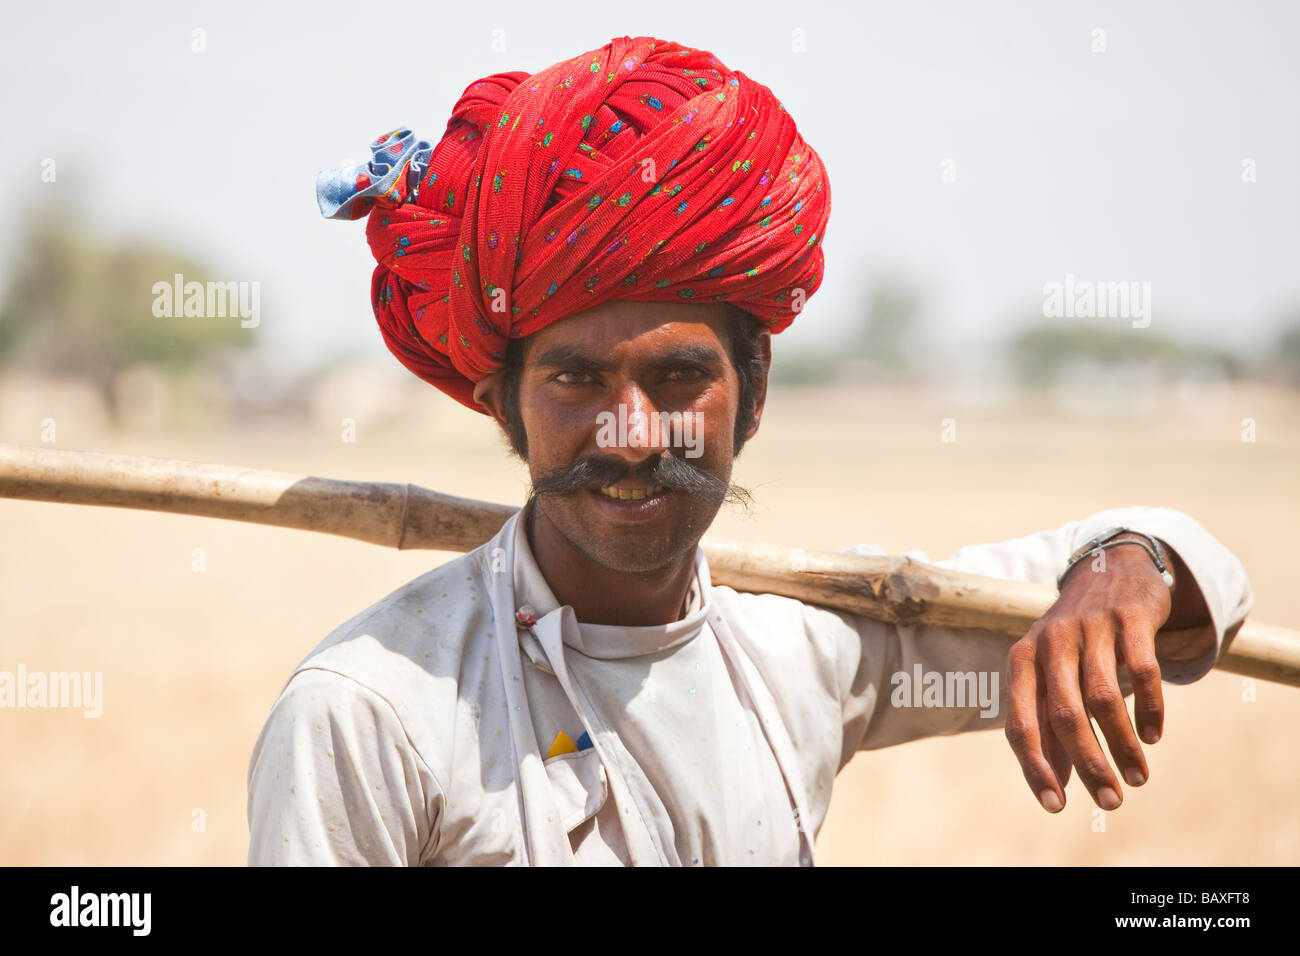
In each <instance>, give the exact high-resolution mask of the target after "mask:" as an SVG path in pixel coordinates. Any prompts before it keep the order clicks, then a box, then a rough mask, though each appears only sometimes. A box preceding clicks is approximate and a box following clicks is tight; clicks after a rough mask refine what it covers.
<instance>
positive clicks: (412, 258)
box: [248, 37, 1252, 865]
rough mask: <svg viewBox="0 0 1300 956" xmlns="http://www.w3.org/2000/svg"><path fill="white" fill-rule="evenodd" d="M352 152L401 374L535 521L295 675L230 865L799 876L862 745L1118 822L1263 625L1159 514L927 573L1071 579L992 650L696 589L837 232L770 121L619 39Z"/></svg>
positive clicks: (263, 751) (339, 634) (337, 176)
mask: <svg viewBox="0 0 1300 956" xmlns="http://www.w3.org/2000/svg"><path fill="white" fill-rule="evenodd" d="M372 148H373V150H374V152H375V158H374V159H373V160H372V161H371V162H370V163H369V164H368V166H367V167H366V168H365V169H363V170H347V171H339V172H335V173H324V174H322V176H321V180H320V182H319V184H318V186H319V195H320V198H321V205H322V210H323V211H324V212H325V214H326V215H327V216H331V217H334V218H345V219H348V218H358V217H360V216H361V215H364V214H367V213H368V214H369V219H368V224H367V235H368V237H369V239H370V243H371V248H372V251H373V252H374V253H375V256H376V259H377V260H378V262H379V266H378V268H377V269H376V272H375V278H374V283H373V286H372V293H373V300H374V305H375V313H376V317H377V319H378V321H379V324H380V328H381V330H382V331H383V334H384V337H385V340H386V342H387V343H388V345H389V347H390V349H391V350H392V351H393V353H394V355H396V356H397V357H398V358H399V360H401V361H402V362H403V363H404V364H405V365H407V367H408V368H410V369H411V370H412V371H414V372H416V374H419V375H420V376H421V377H422V378H424V379H426V380H427V381H429V382H430V383H432V384H434V385H436V386H437V387H439V388H441V389H443V390H444V391H446V392H447V393H448V394H450V395H452V396H453V397H455V398H456V399H457V400H459V401H461V402H462V403H464V404H466V405H468V406H470V407H472V408H475V409H477V410H480V411H484V412H486V413H487V414H490V415H491V416H492V417H493V418H494V419H495V420H496V421H497V422H498V424H499V425H500V427H501V428H502V429H503V431H504V432H505V434H506V436H507V437H508V438H509V440H510V443H511V445H512V447H513V448H514V450H515V452H516V453H517V454H519V455H520V456H521V457H522V458H524V459H525V460H526V461H527V463H528V467H529V471H530V475H531V479H532V484H533V494H532V496H531V497H530V499H529V502H528V504H527V505H526V507H525V508H524V509H523V510H522V511H521V512H520V513H519V514H518V515H516V516H515V517H514V518H512V519H511V520H510V521H508V522H507V523H506V524H505V526H504V527H503V528H502V530H501V532H500V533H499V534H498V535H497V536H496V537H495V538H494V539H493V540H492V541H490V542H488V543H487V544H485V545H484V546H482V547H480V548H478V549H477V550H475V551H473V552H471V553H469V554H467V555H465V556H463V557H461V558H459V559H457V560H454V561H452V562H450V563H448V564H445V565H443V566H442V567H439V568H436V569H434V570H432V571H430V572H428V573H427V574H425V575H423V576H422V577H420V578H417V579H416V580H415V581H412V582H411V583H409V584H407V585H406V586H405V587H403V588H400V589H399V590H397V591H395V592H393V593H392V594H390V595H389V596H388V597H386V598H384V599H383V600H382V601H380V602H379V603H377V604H376V605H374V606H373V607H371V608H368V609H367V610H365V611H363V612H362V613H361V614H359V615H358V616H356V617H354V618H353V619H352V620H350V621H348V622H346V623H345V624H343V625H342V626H341V627H339V628H338V629H336V630H335V631H334V632H333V633H332V634H331V635H329V636H328V637H327V638H326V639H325V641H324V642H322V644H321V645H320V646H319V647H318V648H316V650H314V651H313V652H312V653H311V654H310V655H309V656H308V657H307V658H306V659H305V660H304V661H303V662H302V663H301V664H300V665H299V667H298V668H297V669H296V670H295V672H294V674H293V675H292V676H291V678H290V680H289V681H288V683H287V684H286V685H285V688H284V690H283V692H282V694H281V695H280V697H279V699H278V700H277V701H276V703H275V705H274V707H273V708H272V711H271V715H270V717H269V718H268V720H267V723H266V726H265V727H264V729H263V731H262V734H261V736H260V737H259V739H258V741H257V745H256V747H255V750H254V753H253V757H252V761H251V763H250V766H249V804H248V813H249V826H250V830H251V843H250V849H249V862H250V863H255V864H303V863H305V864H332V863H346V864H388V865H466V864H532V865H560V864H573V863H578V864H593V865H596V864H615V865H617V864H632V865H709V864H782V865H811V864H812V863H813V860H814V846H813V842H814V837H815V834H816V832H817V830H818V828H819V827H820V826H821V823H822V821H823V819H824V817H825V813H826V809H827V805H828V803H829V800H830V795H831V788H832V785H833V782H834V779H835V776H836V774H837V773H838V771H839V770H840V769H841V768H842V767H843V766H844V765H845V764H846V763H847V762H848V761H849V759H850V758H852V756H853V755H854V754H855V753H856V752H857V751H859V750H864V749H871V748H877V747H884V746H888V745H891V744H895V743H901V742H904V741H908V740H914V739H917V738H919V737H923V736H927V735H931V734H947V733H956V732H962V731H968V730H977V729H982V728H993V727H1004V728H1005V730H1006V735H1007V738H1008V740H1009V742H1010V744H1011V746H1012V748H1013V750H1014V751H1015V754H1016V756H1017V758H1018V759H1019V761H1020V764H1021V767H1022V769H1023V772H1024V775H1025V779H1026V781H1027V782H1028V784H1029V787H1030V789H1031V792H1032V793H1033V794H1034V796H1035V798H1036V799H1037V800H1038V801H1039V802H1040V804H1041V805H1042V806H1043V807H1044V808H1045V809H1046V810H1048V811H1050V812H1057V811H1059V810H1060V809H1061V807H1062V806H1063V805H1064V800H1065V789H1064V788H1065V784H1066V782H1067V780H1068V779H1069V776H1070V774H1071V772H1072V769H1073V768H1077V769H1078V771H1079V773H1080V776H1081V778H1082V780H1083V782H1084V784H1085V786H1086V787H1087V789H1088V791H1089V793H1090V795H1091V796H1092V798H1093V800H1094V801H1095V802H1096V803H1097V804H1098V805H1099V806H1101V807H1103V808H1105V809H1107V810H1112V809H1114V808H1116V807H1117V806H1119V804H1120V803H1121V801H1122V793H1123V785H1124V784H1125V783H1126V784H1128V785H1129V786H1141V785H1142V784H1143V783H1144V782H1145V781H1146V779H1147V777H1148V776H1149V772H1148V768H1147V764H1146V761H1145V758H1144V755H1143V751H1142V746H1141V742H1140V740H1141V741H1145V742H1146V743H1148V744H1151V743H1155V742H1156V741H1157V740H1159V738H1160V735H1161V733H1162V730H1163V704H1162V697H1161V681H1162V679H1163V680H1165V681H1169V682H1173V683H1186V682H1189V681H1192V680H1195V679H1197V678H1199V677H1200V676H1202V675H1203V674H1204V673H1206V672H1207V671H1208V670H1209V669H1210V668H1211V667H1212V666H1213V663H1214V661H1215V659H1216V658H1217V655H1218V649H1219V646H1220V644H1221V642H1222V640H1223V638H1224V636H1225V635H1226V634H1227V633H1229V632H1230V631H1231V630H1232V629H1233V628H1234V627H1236V626H1237V625H1238V624H1239V623H1240V622H1241V621H1242V620H1243V619H1244V617H1245V615H1246V613H1247V612H1248V611H1249V610H1250V607H1251V603H1252V601H1251V595H1250V590H1249V587H1248V584H1247V582H1246V577H1245V574H1244V572H1243V570H1242V568H1241V565H1240V564H1239V562H1237V560H1236V559H1235V558H1234V557H1233V556H1232V555H1231V554H1230V553H1229V552H1228V551H1226V550H1225V549H1224V548H1223V547H1222V546H1221V545H1220V544H1219V543H1218V542H1216V541H1215V540H1214V539H1213V538H1212V537H1210V536H1209V535H1208V534H1207V533H1206V532H1205V531H1204V530H1203V529H1202V528H1200V526H1199V525H1197V524H1196V523H1195V522H1194V521H1192V520H1191V519H1190V518H1188V517H1187V516H1186V515H1183V514H1180V513H1178V512H1175V511H1171V510H1168V509H1162V508H1144V507H1138V508H1127V509H1116V510H1112V511H1105V512H1101V513H1099V514H1095V515H1092V516H1090V517H1088V518H1086V519H1084V520H1082V521H1076V522H1071V523H1069V524H1066V525H1065V526H1063V527H1061V528H1059V529H1057V530H1056V531H1045V532H1042V533H1039V534H1035V535H1030V536H1028V537H1024V538H1019V539H1014V540H1010V541H1006V542H1003V543H1001V544H996V545H984V546H973V547H967V548H963V549H962V550H960V551H959V552H958V553H957V554H956V555H954V556H953V557H952V558H950V559H949V560H947V561H944V562H939V563H940V564H941V565H943V566H945V567H951V568H956V569H959V570H964V571H971V572H975V573H979V574H985V575H991V576H1001V577H1007V578H1019V579H1025V580H1032V581H1038V582H1040V583H1045V584H1056V579H1057V576H1058V575H1060V574H1062V572H1066V573H1065V574H1064V576H1063V578H1062V580H1061V585H1060V586H1061V596H1060V598H1059V600H1058V601H1057V602H1056V604H1055V605H1054V606H1053V607H1052V608H1051V609H1050V610H1049V612H1048V613H1047V614H1046V615H1045V616H1044V617H1043V618H1042V619H1040V620H1039V621H1038V622H1037V623H1036V624H1035V625H1034V626H1033V627H1032V628H1031V629H1030V630H1029V632H1028V633H1027V634H1025V635H1024V636H1023V637H1022V638H1021V639H1020V640H1018V641H1015V642H1014V643H1012V641H1011V639H1008V640H1006V641H1005V642H1001V643H999V642H998V641H995V640H990V639H989V638H988V636H987V635H983V634H980V633H978V632H970V631H963V630H959V629H950V628H940V627H929V626H924V627H922V626H917V627H905V626H894V625H886V624H882V623H878V622H875V621H870V620H867V619H864V618H859V617H856V616H854V615H851V614H846V613H841V612H835V611H831V610H827V609H824V608H820V607H816V606H812V605H806V604H803V603H801V602H798V601H794V600H790V599H787V598H782V597H778V596H775V595H756V594H740V593H737V592H735V591H733V590H731V589H729V588H725V587H713V586H712V584H711V582H710V579H709V571H708V565H707V562H706V561H705V560H704V558H703V555H702V552H701V551H700V550H699V549H698V547H697V544H698V542H699V540H700V538H701V536H702V535H703V534H704V532H705V530H706V529H707V528H708V527H709V525H710V523H711V522H712V520H713V518H714V516H715V515H716V513H717V511H718V509H719V508H720V507H721V505H722V504H723V503H724V501H726V500H727V499H728V497H733V498H734V497H740V496H742V493H741V492H740V491H739V489H735V488H734V487H733V486H732V485H731V484H730V478H731V471H732V465H733V461H734V458H735V456H736V455H737V454H739V452H740V450H741V448H742V447H743V445H744V444H745V443H746V442H747V441H749V440H750V439H751V438H753V436H754V435H755V433H756V432H757V430H758V427H759V423H760V421H761V418H762V413H763V408H764V405H765V401H766V396H767V374H768V369H769V367H770V362H771V335H772V334H773V333H775V332H779V331H781V330H782V329H783V328H785V327H786V326H788V325H789V324H790V322H791V321H793V318H794V316H795V315H796V314H797V312H798V311H799V310H800V309H801V308H802V305H803V301H804V300H805V299H806V297H807V295H809V294H811V292H812V291H813V290H815V288H816V287H817V285H818V283H819V282H820V278H821V272H822V257H821V250H820V238H821V236H822V235H823V234H824V231H825V225H826V220H827V218H828V216H829V185H828V182H827V179H826V175H825V171H824V169H823V167H822V165H821V161H820V158H819V157H818V156H817V154H816V153H815V152H813V151H812V150H811V149H810V148H809V147H808V146H807V144H806V143H804V142H803V141H802V140H801V139H800V138H799V136H798V133H797V132H796V130H795V128H794V124H793V122H792V121H791V120H790V118H789V116H788V114H786V113H785V111H784V110H783V109H782V108H781V107H780V105H779V104H778V103H777V101H776V100H775V98H774V97H772V94H771V92H770V91H768V90H767V89H766V88H765V87H762V86H761V85H759V84H756V83H754V82H753V81H752V80H750V79H749V78H748V77H746V76H745V75H744V74H743V73H733V72H732V71H730V70H728V69H727V68H726V67H725V66H723V65H722V64H721V63H719V62H718V61H717V59H716V58H714V57H712V56H711V55H709V54H707V53H704V52H702V51H697V50H691V49H689V48H685V47H681V46H679V45H678V44H674V43H664V42H663V41H659V40H653V39H650V38H644V37H638V38H635V39H633V38H628V37H623V38H620V39H615V40H613V41H611V42H610V43H609V44H608V45H607V46H605V47H602V48H601V49H599V50H595V51H592V52H590V53H587V54H584V55H583V56H580V57H578V58H575V59H574V60H572V61H567V62H564V63H560V64H557V65H556V66H554V67H551V68H549V69H547V70H544V71H542V72H541V73H538V74H536V75H532V76H529V75H527V74H522V73H512V74H498V75H497V76H494V77H489V78H487V79H484V80H481V81H479V82H477V83H475V84H472V85H471V86H470V87H469V88H468V89H467V90H466V92H465V94H464V96H462V98H461V100H460V102H459V103H458V104H457V107H456V109H455V111H454V112H453V116H452V120H451V122H450V123H449V124H448V129H447V132H446V134H445V135H444V137H443V138H442V140H441V141H440V142H439V143H438V144H437V146H434V145H432V144H430V143H428V142H425V141H419V140H416V139H415V138H414V137H413V136H411V135H410V134H409V133H408V132H407V131H405V130H399V131H397V132H396V133H394V134H390V135H389V136H385V137H381V139H380V140H379V141H378V142H377V143H375V144H374V146H373V147H372ZM1095 536H1096V537H1097V540H1095V541H1093V542H1091V543H1090V542H1089V539H1093V538H1094V537H1095ZM1081 547H1082V548H1083V551H1084V554H1083V555H1082V556H1079V559H1078V560H1075V561H1074V562H1073V563H1071V555H1072V554H1073V553H1074V552H1076V550H1078V549H1080V548H1081ZM858 550H859V551H860V552H864V551H867V552H869V551H870V550H871V549H862V548H859V549H858ZM875 553H879V551H878V550H877V551H875ZM913 556H915V557H918V558H920V559H922V560H925V556H924V555H922V554H920V553H919V552H913ZM1067 568H1068V570H1067ZM1176 629H1192V630H1191V631H1190V633H1191V635H1192V636H1191V638H1189V639H1184V640H1182V641H1181V643H1180V644H1179V645H1177V646H1175V645H1174V644H1172V643H1171V638H1169V637H1168V636H1166V635H1167V633H1168V632H1171V631H1173V630H1176ZM1160 631H1163V632H1165V633H1158V632H1160ZM930 673H938V674H941V675H947V676H948V677H952V676H953V675H958V676H964V675H970V676H971V677H972V678H976V680H974V681H972V683H971V684H970V685H969V686H972V687H973V686H978V687H980V688H982V689H983V691H991V694H980V695H978V696H980V698H981V699H978V700H977V699H974V696H966V695H960V699H951V700H950V699H944V697H943V694H941V693H939V691H938V690H936V689H935V688H934V687H932V686H930V687H928V689H927V691H926V695H925V697H924V702H926V703H937V704H938V705H939V706H919V707H918V706H910V704H911V703H914V702H915V701H912V700H910V699H909V696H910V695H908V694H901V693H899V688H900V686H901V684H902V682H903V681H904V680H905V679H906V678H907V677H910V676H911V675H913V674H916V675H918V676H919V675H924V674H930ZM946 686H951V687H956V686H957V682H955V681H952V680H949V681H948V684H947V685H946ZM1130 690H1131V692H1132V693H1133V694H1134V695H1135V708H1134V709H1135V718H1136V727H1134V726H1133V724H1132V723H1131V722H1130V720H1129V717H1128V713H1127V710H1126V708H1125V704H1124V694H1125V693H1127V692H1129V691H1130ZM931 691H934V697H935V700H934V701H931V699H930V692H931ZM1090 715H1091V717H1092V719H1095V720H1096V722H1097V724H1098V726H1099V727H1100V728H1101V730H1102V734H1103V736H1104V737H1105V739H1106V744H1107V746H1108V748H1109V751H1110V755H1111V759H1112V760H1113V762H1114V765H1115V766H1114V767H1113V768H1112V766H1111V762H1110V761H1108V760H1107V757H1106V754H1105V752H1104V751H1103V749H1102V746H1101V744H1100V742H1099V741H1098V740H1097V739H1096V737H1095V736H1094V734H1093V731H1092V728H1091V724H1090V722H1089V716H1090ZM1139 738H1140V740H1139ZM1121 775H1122V777H1123V783H1122V782H1121Z"/></svg>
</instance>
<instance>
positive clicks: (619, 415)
mask: <svg viewBox="0 0 1300 956" xmlns="http://www.w3.org/2000/svg"><path fill="white" fill-rule="evenodd" d="M614 398H615V404H614V406H613V407H612V408H611V409H609V412H610V415H607V416H606V417H605V420H606V421H607V422H612V424H613V425H614V426H615V427H614V429H612V434H611V432H610V431H606V432H605V434H604V437H605V439H606V440H607V442H609V441H610V440H611V439H612V443H609V444H608V447H605V448H602V449H601V451H602V453H604V454H607V455H610V456H611V457H615V458H621V459H623V460H624V461H626V462H628V463H629V464H631V465H636V464H639V463H641V462H643V461H645V460H646V459H647V458H653V457H657V456H658V455H660V454H661V453H663V452H665V451H668V450H669V447H670V446H669V443H668V437H669V436H668V435H666V434H664V429H662V428H660V427H659V408H658V406H657V405H656V404H655V402H654V400H653V399H652V398H651V396H650V394H649V393H648V392H647V391H646V390H645V389H644V388H642V387H641V386H640V385H639V384H638V383H637V382H635V381H629V382H626V383H625V384H624V385H623V386H622V388H620V389H619V390H618V391H617V392H616V394H615V396H614ZM601 437H602V435H601V434H600V433H598V434H597V438H598V439H599V438H601Z"/></svg>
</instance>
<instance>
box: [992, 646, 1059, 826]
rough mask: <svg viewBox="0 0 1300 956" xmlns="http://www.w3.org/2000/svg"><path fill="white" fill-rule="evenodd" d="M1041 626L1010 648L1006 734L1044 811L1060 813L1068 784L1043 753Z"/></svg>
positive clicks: (1008, 657) (1027, 781) (1026, 779)
mask: <svg viewBox="0 0 1300 956" xmlns="http://www.w3.org/2000/svg"><path fill="white" fill-rule="evenodd" d="M1038 627H1039V626H1038V625H1037V624H1035V625H1034V626H1033V627H1032V628H1030V630H1029V633H1028V634H1026V635H1025V636H1024V637H1023V638H1021V639H1020V640H1019V641H1017V642H1016V643H1015V644H1013V645H1012V646H1011V651H1010V653H1009V654H1008V656H1007V686H1008V691H1007V698H1008V703H1007V708H1008V709H1007V719H1006V723H1005V726H1004V732H1005V733H1006V737H1007V742H1008V743H1009V744H1010V745H1011V750H1012V752H1013V753H1015V755H1016V759H1017V760H1018V761H1020V769H1021V771H1022V772H1023V773H1024V775H1025V782H1026V783H1028V784H1029V789H1030V790H1031V791H1032V792H1033V794H1034V796H1035V797H1037V798H1038V802H1039V803H1041V804H1042V805H1043V809H1044V810H1047V811H1048V812H1049V813H1057V812H1059V811H1060V809H1061V808H1062V807H1064V806H1065V781H1064V780H1058V779H1057V774H1056V772H1055V771H1054V770H1053V769H1052V765H1051V764H1050V763H1049V762H1048V758H1047V757H1046V756H1045V755H1044V752H1043V737H1042V734H1041V732H1040V729H1039V728H1040V724H1039V706H1038V704H1039V700H1040V699H1042V695H1041V693H1040V691H1039V683H1038V682H1039V678H1038V668H1037V665H1036V663H1035V638H1036V636H1037V631H1038ZM1066 779H1068V777H1067V778H1066Z"/></svg>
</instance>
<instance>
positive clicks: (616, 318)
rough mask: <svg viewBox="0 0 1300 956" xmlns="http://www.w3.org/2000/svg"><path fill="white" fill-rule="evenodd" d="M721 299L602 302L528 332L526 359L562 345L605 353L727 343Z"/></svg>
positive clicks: (566, 347) (575, 349) (564, 347)
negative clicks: (680, 301) (717, 301)
mask: <svg viewBox="0 0 1300 956" xmlns="http://www.w3.org/2000/svg"><path fill="white" fill-rule="evenodd" d="M726 335H727V312H726V309H725V307H724V306H723V305H722V304H721V303H676V302H626V301H614V302H605V303H602V304H601V305H599V306H597V307H595V308H592V309H588V310H586V311H585V312H580V313H578V314H576V315H572V316H569V317H568V318H566V319H561V320H560V321H558V322H556V323H554V324H552V325H549V326H547V327H546V328H544V329H540V330H539V331H537V332H535V333H533V334H532V335H530V336H528V343H527V344H528V354H529V357H530V358H533V357H536V356H540V355H542V354H543V353H544V352H545V353H549V352H553V351H554V350H556V349H565V350H573V351H581V352H597V353H608V352H611V351H613V350H615V349H619V350H624V351H625V350H627V349H628V348H635V349H641V348H648V349H658V348H663V349H667V348H672V347H676V346H679V345H681V344H683V343H686V342H691V343H699V344H706V343H707V344H715V345H716V344H723V345H725V343H726Z"/></svg>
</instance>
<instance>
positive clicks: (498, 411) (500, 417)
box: [474, 369, 510, 438]
mask: <svg viewBox="0 0 1300 956" xmlns="http://www.w3.org/2000/svg"><path fill="white" fill-rule="evenodd" d="M505 378H506V376H505V372H503V371H502V370H500V369H498V370H497V371H495V372H490V373H488V375H487V376H486V377H484V378H481V379H479V381H478V383H477V384H476V385H475V386H474V401H476V402H478V403H479V406H480V407H481V408H483V409H484V410H485V411H486V412H487V413H488V414H489V415H491V416H492V417H493V418H495V419H496V420H497V424H498V425H500V426H501V430H502V431H504V432H505V433H506V437H507V438H509V437H510V428H509V425H508V424H507V422H506V411H505V403H504V402H503V401H502V384H503V383H504V382H505Z"/></svg>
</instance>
